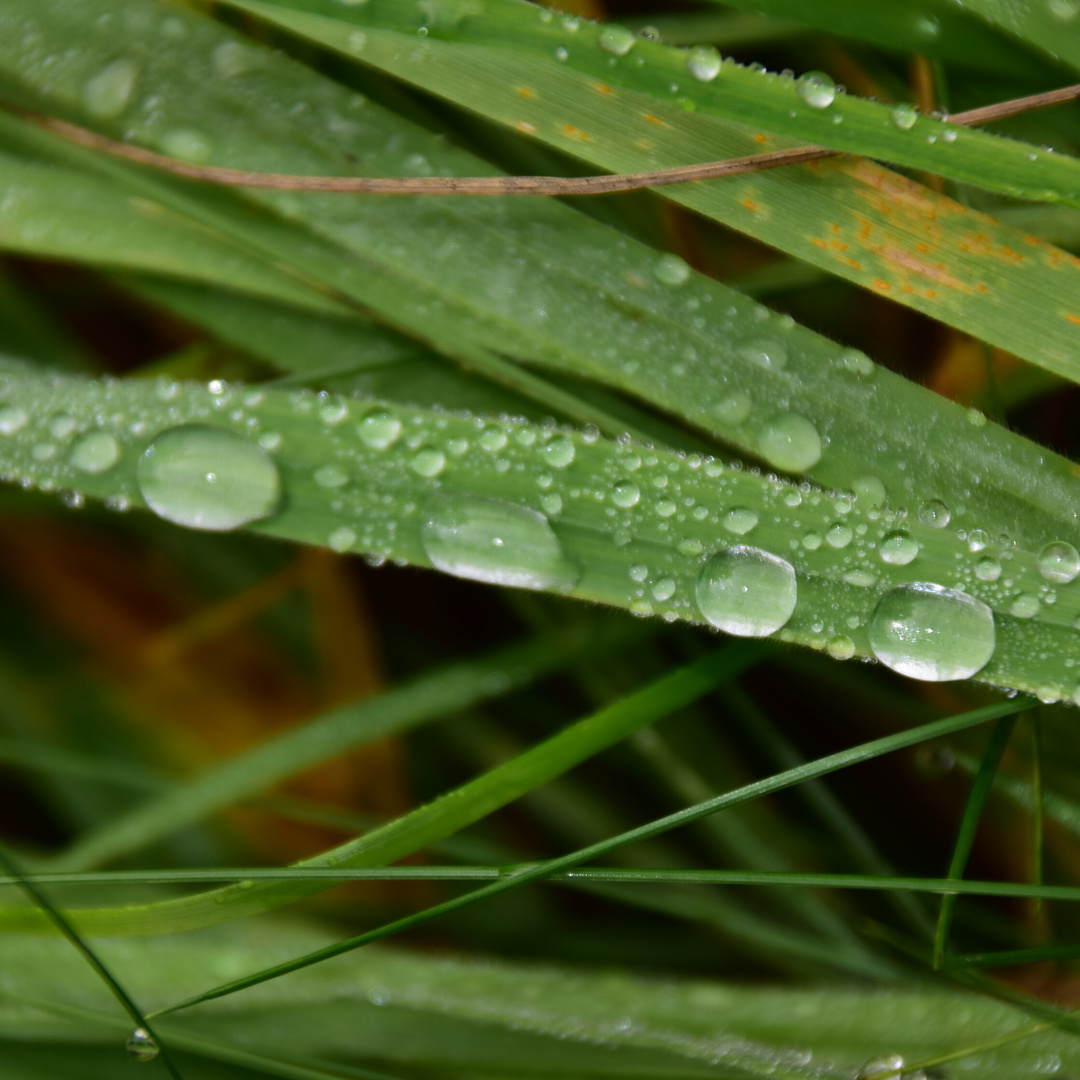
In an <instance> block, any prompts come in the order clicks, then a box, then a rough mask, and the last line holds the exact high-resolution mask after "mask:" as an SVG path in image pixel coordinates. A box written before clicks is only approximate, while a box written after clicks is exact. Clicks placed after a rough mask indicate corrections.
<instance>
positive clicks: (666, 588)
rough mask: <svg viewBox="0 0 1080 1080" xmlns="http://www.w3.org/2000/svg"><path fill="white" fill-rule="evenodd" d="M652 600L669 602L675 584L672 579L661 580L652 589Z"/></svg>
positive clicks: (673, 593) (673, 592)
mask: <svg viewBox="0 0 1080 1080" xmlns="http://www.w3.org/2000/svg"><path fill="white" fill-rule="evenodd" d="M652 594H653V599H654V600H670V599H671V598H672V597H673V596H674V595H675V582H674V580H673V579H672V578H669V577H666V578H661V579H660V580H659V581H658V582H656V584H655V585H653V587H652Z"/></svg>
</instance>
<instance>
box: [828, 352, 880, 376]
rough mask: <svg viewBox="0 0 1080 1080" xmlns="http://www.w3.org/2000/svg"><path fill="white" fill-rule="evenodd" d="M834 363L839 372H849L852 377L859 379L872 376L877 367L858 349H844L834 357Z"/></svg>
mask: <svg viewBox="0 0 1080 1080" xmlns="http://www.w3.org/2000/svg"><path fill="white" fill-rule="evenodd" d="M834 363H835V364H836V366H837V367H838V368H840V370H841V371H849V372H851V374H852V375H858V376H860V377H861V378H866V377H867V376H868V375H873V374H874V371H875V369H876V367H877V365H876V364H875V363H874V361H873V360H871V359H870V357H869V356H867V355H866V353H864V352H860V351H859V350H858V349H845V350H844V351H843V352H842V353H840V354H839V355H838V356H837V357H836V360H835V361H834Z"/></svg>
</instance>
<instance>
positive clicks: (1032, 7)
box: [966, 0, 1080, 70]
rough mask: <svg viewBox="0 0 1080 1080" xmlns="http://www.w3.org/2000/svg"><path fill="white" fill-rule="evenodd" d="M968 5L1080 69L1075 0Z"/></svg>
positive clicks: (985, 0)
mask: <svg viewBox="0 0 1080 1080" xmlns="http://www.w3.org/2000/svg"><path fill="white" fill-rule="evenodd" d="M966 6H967V8H968V10H969V11H971V12H972V13H973V14H975V15H979V16H981V17H982V18H983V19H985V20H986V21H987V22H988V23H990V25H991V26H995V27H997V28H999V29H1001V30H1004V31H1005V32H1006V33H1008V34H1014V35H1015V36H1016V37H1018V38H1020V39H1021V40H1022V41H1024V42H1027V43H1029V44H1031V45H1035V46H1037V47H1038V48H1039V49H1041V50H1042V51H1044V52H1046V53H1048V54H1049V55H1050V56H1052V57H1053V58H1054V59H1055V60H1061V61H1064V62H1065V63H1066V64H1069V65H1070V66H1071V67H1072V68H1073V69H1074V70H1080V35H1078V34H1077V26H1078V24H1077V21H1076V20H1077V17H1078V16H1080V9H1078V8H1077V6H1076V4H1075V3H1074V2H1073V0H1047V2H1046V3H1038V2H1035V3H1024V4H1010V3H1008V0H970V2H969V3H968V4H967V5H966Z"/></svg>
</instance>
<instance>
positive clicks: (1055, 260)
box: [1046, 247, 1068, 270]
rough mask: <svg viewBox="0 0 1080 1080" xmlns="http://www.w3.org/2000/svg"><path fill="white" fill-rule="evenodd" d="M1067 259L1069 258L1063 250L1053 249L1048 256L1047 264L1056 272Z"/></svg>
mask: <svg viewBox="0 0 1080 1080" xmlns="http://www.w3.org/2000/svg"><path fill="white" fill-rule="evenodd" d="M1066 258H1068V256H1067V255H1066V254H1065V252H1064V251H1062V250H1061V248H1054V247H1052V248H1051V249H1050V250H1049V251H1048V252H1047V254H1046V262H1047V264H1048V265H1049V266H1050V267H1051V268H1052V269H1054V270H1056V269H1057V268H1058V267H1059V266H1060V265H1061V264H1062V263H1063V262H1064V261H1065V260H1066Z"/></svg>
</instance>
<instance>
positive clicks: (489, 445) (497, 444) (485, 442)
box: [477, 428, 506, 453]
mask: <svg viewBox="0 0 1080 1080" xmlns="http://www.w3.org/2000/svg"><path fill="white" fill-rule="evenodd" d="M477 442H478V443H480V447H481V449H483V450H487V451H489V452H490V453H494V452H495V451H497V450H501V449H502V448H503V447H504V446H505V445H506V432H505V431H503V429H502V428H488V429H487V430H486V431H482V432H481V433H480V438H479V439H477Z"/></svg>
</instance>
